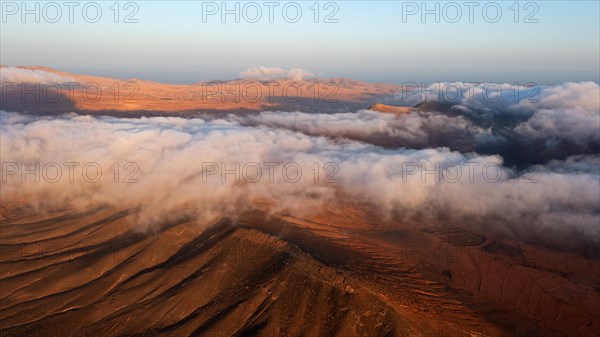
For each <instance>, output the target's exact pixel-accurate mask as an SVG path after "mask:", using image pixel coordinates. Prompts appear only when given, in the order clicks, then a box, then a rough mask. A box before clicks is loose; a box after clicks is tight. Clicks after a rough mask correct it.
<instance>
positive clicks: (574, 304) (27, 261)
mask: <svg viewBox="0 0 600 337" xmlns="http://www.w3.org/2000/svg"><path fill="white" fill-rule="evenodd" d="M368 209H369V208H368V207H366V206H364V205H357V204H349V205H343V206H339V205H338V206H336V207H332V208H331V209H327V210H323V211H322V212H320V213H319V214H316V215H314V216H311V217H310V218H308V219H307V218H298V217H294V216H291V215H287V214H274V215H265V214H266V213H264V212H263V211H260V210H259V209H257V210H256V211H255V212H249V213H248V212H246V213H244V214H238V215H236V216H235V217H222V218H215V219H213V220H212V221H210V222H207V223H201V222H199V221H198V220H194V219H193V218H185V217H182V218H173V219H171V220H169V221H167V222H164V223H162V224H160V226H157V227H156V228H152V229H150V230H146V229H144V230H142V229H139V228H136V223H137V222H136V211H135V210H127V209H116V208H113V207H97V208H94V209H37V210H36V209H33V208H29V207H26V206H17V205H16V204H14V203H12V204H11V203H6V202H5V203H4V205H3V207H2V222H1V225H0V229H1V230H0V233H1V236H0V245H1V246H0V247H1V249H2V254H1V264H0V266H1V268H0V298H1V300H0V304H1V307H0V309H1V310H0V327H1V328H2V335H3V336H109V335H110V336H189V335H191V336H598V334H599V332H600V317H599V315H598V313H599V312H600V298H599V296H600V294H599V290H598V289H599V288H598V287H599V284H600V277H599V275H600V260H598V258H586V257H583V256H581V255H578V254H575V253H570V252H559V251H552V250H548V249H545V248H541V247H538V246H536V245H532V244H527V243H524V242H515V241H512V240H509V239H491V238H489V237H486V233H474V232H471V231H468V230H466V229H462V228H444V227H438V228H432V227H429V226H427V224H422V226H417V227H416V228H415V227H414V226H412V225H411V226H409V225H406V224H402V223H400V222H397V221H393V220H386V221H384V220H383V219H380V218H379V217H378V216H377V215H376V213H374V212H368V211H367V210H368Z"/></svg>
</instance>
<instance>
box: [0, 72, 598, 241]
mask: <svg viewBox="0 0 600 337" xmlns="http://www.w3.org/2000/svg"><path fill="white" fill-rule="evenodd" d="M259 72H260V71H259ZM38 75H39V74H38ZM38 75H35V74H34V75H32V74H29V73H22V74H21V73H20V76H25V77H28V78H33V79H36V78H37V79H39V76H38ZM36 76H37V77H36ZM48 76H49V75H48ZM3 79H4V78H3ZM49 80H52V79H49ZM503 86H504V87H506V89H507V90H509V89H511V88H510V85H503ZM475 88H476V90H475V92H476V94H475V95H474V96H473V97H471V98H470V99H468V100H465V99H459V100H453V101H451V102H440V103H441V105H440V106H443V107H444V108H443V109H434V110H429V109H415V111H413V112H411V113H408V114H404V115H394V114H386V113H380V112H375V111H370V110H360V111H355V112H352V111H349V112H347V113H337V114H318V113H303V112H276V111H265V112H261V113H257V114H249V115H230V116H227V117H220V118H215V117H211V116H206V118H191V119H185V118H177V117H152V118H117V117H103V116H97V117H93V116H82V115H75V114H69V113H66V114H64V115H62V116H40V115H33V114H20V113H12V112H6V111H2V112H0V118H1V130H0V155H1V158H2V179H3V180H2V190H1V192H0V196H1V198H2V200H4V201H6V200H27V202H28V203H31V204H34V205H35V204H37V205H42V204H43V205H47V204H52V205H64V204H69V205H73V206H74V207H91V206H94V205H99V204H108V205H114V206H117V207H123V208H137V209H140V210H141V211H140V214H141V218H140V223H141V224H142V225H143V226H151V225H152V224H154V223H158V222H160V221H161V219H162V218H164V217H165V216H171V215H173V214H180V213H182V212H188V213H192V214H195V215H197V216H214V215H234V214H236V213H239V212H240V211H243V210H246V209H251V208H252V207H254V205H256V204H257V203H258V202H260V203H262V204H268V205H270V206H269V207H270V209H271V211H273V212H277V211H285V212H291V213H295V214H298V215H303V214H306V213H310V212H311V210H315V209H320V208H321V207H323V206H325V205H328V204H336V203H340V202H346V201H357V202H361V203H366V204H369V205H371V207H373V208H374V209H376V210H378V211H379V212H380V213H381V214H382V215H383V217H384V218H385V219H389V220H390V221H391V222H393V221H407V222H410V221H412V220H413V219H420V221H422V222H425V223H427V222H431V223H439V222H440V221H441V220H440V219H443V220H442V222H443V223H444V224H447V225H461V226H465V225H466V226H470V227H474V228H477V227H479V228H483V227H485V228H487V229H493V230H494V231H496V232H499V233H504V234H508V235H513V236H515V237H517V238H520V239H523V240H531V241H536V242H541V243H544V244H548V245H553V246H558V247H565V248H577V249H581V248H583V249H590V247H597V245H598V244H599V243H600V229H599V222H600V156H599V153H600V97H599V95H600V87H599V86H598V84H596V83H592V82H585V83H565V84H562V85H557V86H544V87H541V88H539V89H538V90H539V92H538V96H537V98H536V99H535V100H517V101H514V100H512V99H507V100H497V101H494V102H491V101H490V100H489V99H481V97H480V96H478V95H477V92H478V91H477V90H479V89H477V86H475ZM478 97H479V98H478ZM393 99H398V98H393ZM413 103H415V102H407V105H412V104H413ZM115 163H116V164H115ZM36 165H39V166H38V167H37V168H36ZM236 165H237V166H236ZM84 168H85V169H86V170H87V171H86V172H84ZM98 168H100V170H101V176H100V178H99V179H96V178H97V177H98V175H97V171H98ZM70 170H72V171H70ZM270 170H272V171H270ZM59 171H60V172H59ZM259 171H260V172H259ZM59 173H60V176H57V174H59ZM90 176H91V178H90ZM57 177H58V178H57Z"/></svg>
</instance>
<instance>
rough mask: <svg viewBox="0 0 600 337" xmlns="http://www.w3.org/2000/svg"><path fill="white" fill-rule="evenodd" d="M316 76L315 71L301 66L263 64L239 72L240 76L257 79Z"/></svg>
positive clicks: (292, 78)
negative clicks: (277, 66) (264, 65)
mask: <svg viewBox="0 0 600 337" xmlns="http://www.w3.org/2000/svg"><path fill="white" fill-rule="evenodd" d="M314 76H315V75H314V74H313V73H311V72H309V71H306V70H303V69H299V68H292V69H289V70H285V69H283V68H272V67H263V66H260V67H256V68H250V69H246V70H244V71H242V72H241V73H240V74H239V77H240V78H248V79H256V80H272V79H288V80H294V81H302V80H303V79H305V78H308V77H314Z"/></svg>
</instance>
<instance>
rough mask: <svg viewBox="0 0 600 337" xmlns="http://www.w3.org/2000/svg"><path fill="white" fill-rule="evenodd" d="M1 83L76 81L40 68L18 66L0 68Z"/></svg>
mask: <svg viewBox="0 0 600 337" xmlns="http://www.w3.org/2000/svg"><path fill="white" fill-rule="evenodd" d="M0 82H1V83H8V82H13V83H59V84H60V83H67V82H76V81H75V79H74V78H73V77H70V76H62V75H59V74H56V73H53V72H50V71H45V70H39V69H23V68H16V67H1V68H0Z"/></svg>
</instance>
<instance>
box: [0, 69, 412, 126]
mask: <svg viewBox="0 0 600 337" xmlns="http://www.w3.org/2000/svg"><path fill="white" fill-rule="evenodd" d="M4 68H6V67H5V66H2V67H0V72H1V71H2V69H4ZM17 68H19V69H25V70H41V71H44V72H49V73H52V74H56V75H58V76H62V77H64V78H67V79H69V81H68V82H65V83H52V84H51V83H45V82H43V83H42V82H37V83H17V82H11V81H5V82H4V83H3V84H2V87H1V88H0V90H1V91H3V93H2V97H3V101H2V106H3V108H2V109H3V110H6V111H15V112H38V113H64V112H66V111H68V112H77V113H86V114H104V115H107V114H109V115H118V116H119V117H124V116H132V117H133V116H140V115H145V116H160V115H175V116H192V115H198V114H203V113H211V114H219V113H241V112H259V111H265V110H272V111H275V110H276V111H306V112H345V111H349V110H354V111H356V110H357V109H366V108H368V107H370V106H371V105H372V104H374V103H376V102H378V101H379V100H380V99H381V98H383V97H387V96H391V95H393V94H394V93H396V92H398V90H400V86H396V85H390V84H375V83H368V82H361V81H356V80H351V79H342V78H333V79H309V80H302V81H294V80H288V79H276V80H275V79H274V80H252V79H236V80H230V81H209V82H198V83H194V84H164V83H158V82H152V81H145V80H139V79H126V80H124V79H115V78H108V77H98V76H88V75H80V74H72V73H67V72H63V71H58V70H55V69H51V68H47V67H17ZM36 84H37V85H38V87H36Z"/></svg>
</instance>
